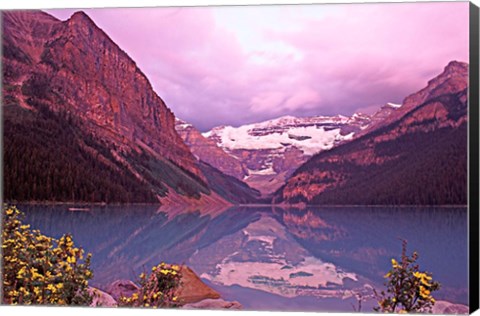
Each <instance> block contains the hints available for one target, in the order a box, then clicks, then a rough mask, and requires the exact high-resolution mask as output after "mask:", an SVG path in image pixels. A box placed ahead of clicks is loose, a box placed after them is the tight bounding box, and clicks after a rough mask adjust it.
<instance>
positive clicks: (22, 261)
mask: <svg viewBox="0 0 480 316" xmlns="http://www.w3.org/2000/svg"><path fill="white" fill-rule="evenodd" d="M22 218H23V214H22V213H21V212H20V211H19V210H18V209H17V208H16V207H4V208H3V217H2V227H3V230H2V253H3V265H2V276H3V278H2V279H3V303H4V304H14V305H15V304H23V305H28V304H52V305H89V304H90V303H91V300H92V298H91V297H90V295H89V294H88V292H87V288H88V280H89V279H90V278H92V276H93V275H92V271H91V270H90V257H91V255H90V254H88V255H87V256H86V257H85V258H84V251H83V250H82V249H81V248H75V246H74V243H73V240H72V237H71V236H70V235H64V236H62V237H61V238H60V239H58V240H57V239H54V238H50V237H47V236H45V235H42V234H41V233H40V231H38V230H31V229H30V225H23V224H22ZM82 260H83V262H82Z"/></svg>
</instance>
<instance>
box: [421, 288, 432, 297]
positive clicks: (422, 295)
mask: <svg viewBox="0 0 480 316" xmlns="http://www.w3.org/2000/svg"><path fill="white" fill-rule="evenodd" d="M429 295H430V291H429V290H427V289H426V288H425V287H423V286H420V296H421V297H423V298H428V296H429Z"/></svg>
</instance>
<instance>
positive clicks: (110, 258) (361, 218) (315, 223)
mask: <svg viewBox="0 0 480 316" xmlns="http://www.w3.org/2000/svg"><path fill="white" fill-rule="evenodd" d="M20 208H21V209H22V210H24V211H25V212H26V214H27V218H26V220H27V221H28V222H29V223H30V224H32V226H33V227H34V228H38V229H40V230H41V231H42V232H43V233H45V234H48V235H52V236H55V237H59V236H60V235H62V234H63V233H66V232H71V233H72V234H73V235H74V239H75V241H76V244H78V245H80V246H82V247H83V248H84V249H85V250H86V251H88V252H91V253H92V254H93V259H92V267H93V269H94V272H95V277H94V280H93V283H94V284H97V285H99V286H102V285H105V284H107V283H109V282H111V281H114V280H115V279H119V278H129V279H135V276H136V275H138V274H139V273H140V272H141V271H142V270H144V269H149V268H150V267H151V266H153V265H155V264H157V263H159V262H161V261H168V262H176V263H186V264H188V265H189V266H191V267H192V268H193V269H194V270H195V271H196V272H197V274H199V275H201V276H202V277H203V278H204V279H205V280H208V282H210V283H211V284H212V286H216V287H217V288H218V289H220V290H223V291H224V292H225V293H230V295H231V296H232V297H233V298H235V295H238V296H242V295H243V296H242V297H245V298H244V299H245V300H248V299H250V300H251V301H252V302H251V304H250V306H253V307H254V308H255V307H256V306H257V305H255V300H256V299H258V296H257V294H258V293H260V292H259V291H261V293H270V294H271V295H276V296H275V297H285V298H292V297H343V296H345V295H347V294H348V291H349V290H351V289H356V290H361V289H364V290H365V289H368V286H370V285H372V286H379V285H381V284H382V282H383V279H382V276H383V275H384V274H385V271H387V270H388V269H389V261H390V258H391V257H398V255H399V254H400V250H401V242H400V240H399V238H403V239H406V240H407V241H408V246H409V250H411V251H413V250H416V251H418V252H419V254H420V259H419V263H420V266H421V267H422V268H424V269H426V270H428V271H430V272H432V273H433V275H434V277H435V278H436V279H437V280H438V281H439V282H440V283H442V285H443V287H442V290H441V293H439V294H438V295H437V296H438V297H439V298H442V297H448V299H449V300H451V301H456V302H459V303H464V304H465V303H467V296H466V288H467V282H468V275H467V212H466V209H465V208H359V207H331V208H307V209H303V210H300V209H283V208H278V207H274V208H273V207H256V208H252V207H232V208H228V209H225V208H223V209H222V208H210V209H189V210H185V209H178V208H170V209H167V208H158V207H157V206H152V205H142V206H138V205H136V206H108V207H107V206H104V207H93V208H92V209H91V210H90V211H88V212H82V211H77V212H72V211H69V210H68V207H67V206H55V207H45V206H20ZM247 289H248V291H257V292H251V293H253V294H254V295H253V294H248V295H247V294H242V293H246V291H247ZM248 291H247V292H248ZM249 293H250V292H249ZM270 294H269V295H270ZM242 303H243V304H244V305H248V304H245V303H244V302H242Z"/></svg>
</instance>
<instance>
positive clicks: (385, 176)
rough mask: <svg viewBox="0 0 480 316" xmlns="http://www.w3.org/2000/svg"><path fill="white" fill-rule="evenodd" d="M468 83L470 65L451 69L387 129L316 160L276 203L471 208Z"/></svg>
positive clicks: (404, 107) (374, 131) (404, 108)
mask: <svg viewBox="0 0 480 316" xmlns="http://www.w3.org/2000/svg"><path fill="white" fill-rule="evenodd" d="M467 80H468V64H466V63H460V62H451V63H449V65H447V67H446V68H445V70H444V72H443V73H441V74H440V75H439V76H437V77H435V78H434V79H432V80H430V81H429V83H428V85H427V87H425V88H424V89H422V90H420V91H418V92H417V93H414V94H411V95H410V96H408V97H407V98H405V101H404V102H403V105H402V107H401V108H400V109H399V111H398V112H396V113H395V114H394V115H391V116H389V117H388V118H387V119H386V120H385V121H383V122H382V124H379V125H377V126H375V127H374V128H373V129H371V130H370V131H369V132H367V133H366V134H364V135H361V136H359V137H358V138H357V139H355V140H353V141H351V142H349V143H346V144H343V145H341V146H338V147H336V148H333V149H332V150H330V151H326V152H322V153H319V154H317V155H315V156H313V157H312V158H311V159H310V160H309V161H308V162H306V163H305V164H303V165H302V166H301V167H300V168H298V169H297V170H296V171H295V172H294V174H293V175H292V177H291V178H290V179H289V180H287V183H286V184H285V185H284V186H283V187H282V188H280V189H279V190H278V191H277V192H276V195H275V198H274V202H277V203H285V202H286V203H307V204H359V205H364V204H392V205H398V204H423V205H430V204H432V205H439V204H461V205H464V204H466V178H467V166H466V160H467V158H466V153H467V144H466V142H467V102H466V100H467V86H468V85H467V82H468V81H467ZM450 164H451V166H450V167H448V168H446V166H449V165H450ZM412 179H417V181H412ZM392 187H393V188H395V189H392Z"/></svg>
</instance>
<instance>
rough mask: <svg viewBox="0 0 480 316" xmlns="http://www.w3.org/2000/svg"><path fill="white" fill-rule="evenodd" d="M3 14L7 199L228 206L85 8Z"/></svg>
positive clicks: (165, 111)
mask: <svg viewBox="0 0 480 316" xmlns="http://www.w3.org/2000/svg"><path fill="white" fill-rule="evenodd" d="M2 17H3V19H2V20H3V37H2V40H3V42H2V47H3V53H4V54H3V58H2V65H3V82H2V83H3V97H4V100H3V101H4V102H3V120H4V122H3V123H4V133H3V136H4V156H3V158H4V188H5V189H4V198H5V199H6V200H10V201H76V202H78V201H81V202H158V201H159V200H161V201H162V203H167V204H168V203H194V204H196V203H198V204H205V203H227V204H228V203H229V202H228V201H226V199H224V198H223V197H221V196H219V195H218V194H217V193H215V192H212V191H211V189H210V187H211V186H215V183H209V182H208V181H207V176H206V175H205V174H204V172H202V170H201V169H200V166H199V164H198V161H197V159H196V158H195V157H194V155H193V154H192V153H191V152H190V149H189V148H188V147H187V146H186V145H185V143H184V142H183V140H182V139H181V138H180V136H179V135H178V134H177V132H176V131H175V116H174V114H173V113H172V112H171V110H170V109H169V108H168V107H167V106H166V104H165V103H164V102H163V100H162V99H161V98H160V97H159V96H158V95H157V94H156V93H155V92H154V90H153V89H152V86H151V84H150V82H149V81H148V79H147V77H146V76H145V75H144V74H143V73H142V71H141V70H140V69H139V68H138V67H137V66H136V64H135V62H134V61H133V60H132V59H131V58H130V57H129V56H128V55H127V54H126V53H125V52H124V51H123V50H121V49H120V48H119V47H118V46H117V45H116V44H115V43H114V42H113V41H112V40H111V39H110V38H109V37H108V35H107V34H105V33H104V32H103V31H102V30H101V29H100V28H98V27H97V26H96V25H95V24H94V22H93V21H92V20H91V19H90V18H89V17H88V16H87V15H86V14H85V13H83V12H77V13H75V14H73V15H72V16H71V17H70V19H68V20H66V21H60V20H58V19H56V18H54V17H52V16H50V15H48V14H46V13H44V12H41V11H9V12H4V13H3V14H2ZM219 177H220V176H219V175H218V174H217V176H216V177H213V178H212V177H210V178H211V180H210V181H214V180H215V179H219ZM212 179H213V180H212ZM231 193H232V192H231ZM232 194H233V195H234V192H233V193H232Z"/></svg>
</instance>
